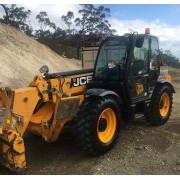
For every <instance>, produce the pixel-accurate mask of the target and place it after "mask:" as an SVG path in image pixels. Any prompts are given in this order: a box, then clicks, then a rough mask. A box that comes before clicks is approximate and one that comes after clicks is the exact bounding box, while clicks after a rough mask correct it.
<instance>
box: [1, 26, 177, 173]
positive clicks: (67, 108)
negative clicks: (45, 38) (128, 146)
mask: <svg viewBox="0 0 180 180" xmlns="http://www.w3.org/2000/svg"><path fill="white" fill-rule="evenodd" d="M160 63H161V61H160V55H159V43H158V38H157V37H155V36H152V35H150V33H149V29H147V31H146V33H145V34H137V33H133V34H125V35H124V36H116V37H109V38H107V39H106V40H105V41H103V42H102V44H101V46H100V48H99V51H98V55H97V58H96V63H95V67H94V70H93V69H88V70H79V71H70V72H61V73H49V72H48V68H47V66H43V67H42V68H41V69H40V72H41V73H44V75H43V76H36V77H35V78H34V80H33V81H32V82H31V83H30V84H29V87H26V88H21V89H15V90H13V89H11V88H9V87H1V88H0V107H1V108H0V113H1V115H0V163H1V164H2V165H4V166H5V167H7V168H9V169H11V170H13V171H21V170H23V169H24V168H25V167H26V159H25V147H24V140H23V136H24V135H25V134H26V133H32V134H36V135H39V136H41V137H42V138H43V139H44V140H45V141H47V142H53V141H56V140H57V139H58V136H59V134H60V132H61V130H62V129H63V127H64V125H66V123H68V122H72V124H73V126H74V128H73V130H74V132H73V133H74V134H75V139H76V142H77V144H78V146H79V148H80V149H81V150H83V151H84V152H85V153H88V154H91V155H97V154H101V153H105V152H107V151H108V150H110V149H111V148H112V147H113V145H114V144H115V142H116V140H117V137H118V134H119V132H120V131H121V126H120V121H121V120H122V119H123V120H125V121H130V120H131V119H133V117H134V115H135V114H137V113H143V114H144V115H145V118H146V120H147V122H148V123H149V124H151V125H162V124H165V123H166V122H167V121H168V119H169V116H170V114H171V110H172V100H173V97H172V94H173V93H175V90H174V88H173V86H172V84H171V83H170V82H169V81H168V80H165V79H162V78H159V76H160Z"/></svg>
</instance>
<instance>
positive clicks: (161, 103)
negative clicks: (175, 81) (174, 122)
mask: <svg viewBox="0 0 180 180" xmlns="http://www.w3.org/2000/svg"><path fill="white" fill-rule="evenodd" d="M172 104H173V97H172V91H171V89H170V88H169V86H168V85H162V86H158V87H157V88H156V89H155V92H154V94H153V97H152V102H151V106H150V107H149V108H148V110H147V112H146V113H145V117H146V120H147V122H148V123H150V124H151V125H163V124H165V123H166V122H167V121H168V120H169V116H170V115H171V111H172Z"/></svg>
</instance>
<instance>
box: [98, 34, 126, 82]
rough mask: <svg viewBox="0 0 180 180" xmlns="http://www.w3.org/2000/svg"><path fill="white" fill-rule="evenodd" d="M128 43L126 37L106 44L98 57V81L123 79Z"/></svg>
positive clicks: (107, 41) (110, 39) (114, 38)
mask: <svg viewBox="0 0 180 180" xmlns="http://www.w3.org/2000/svg"><path fill="white" fill-rule="evenodd" d="M128 42H129V40H128V38H126V37H124V36H122V37H121V36H120V37H113V38H109V39H108V40H106V41H105V42H104V44H103V45H102V46H101V48H100V52H99V54H98V57H97V62H96V67H95V79H96V80H106V79H111V80H120V79H121V78H122V77H123V74H124V70H125V65H126V56H127V45H128Z"/></svg>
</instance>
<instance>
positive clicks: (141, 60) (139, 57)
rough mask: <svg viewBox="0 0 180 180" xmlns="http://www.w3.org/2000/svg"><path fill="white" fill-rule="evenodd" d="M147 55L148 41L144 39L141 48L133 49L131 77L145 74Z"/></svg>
mask: <svg viewBox="0 0 180 180" xmlns="http://www.w3.org/2000/svg"><path fill="white" fill-rule="evenodd" d="M148 53H149V39H148V38H144V41H143V44H142V46H141V47H136V46H135V48H134V52H133V59H132V62H131V72H130V75H131V76H136V75H140V74H144V73H147V64H148Z"/></svg>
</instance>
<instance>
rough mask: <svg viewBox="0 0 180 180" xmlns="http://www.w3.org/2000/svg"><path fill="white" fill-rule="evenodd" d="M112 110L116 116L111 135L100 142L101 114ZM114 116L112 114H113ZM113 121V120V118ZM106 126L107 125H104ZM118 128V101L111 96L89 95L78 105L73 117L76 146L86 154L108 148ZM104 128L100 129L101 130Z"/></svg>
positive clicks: (94, 153)
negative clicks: (75, 116)
mask: <svg viewBox="0 0 180 180" xmlns="http://www.w3.org/2000/svg"><path fill="white" fill-rule="evenodd" d="M106 110H110V111H111V110H112V111H113V112H114V115H115V117H116V118H113V119H115V121H116V123H115V124H116V126H114V128H115V129H114V128H113V131H112V132H113V134H112V137H111V136H110V139H109V141H108V142H102V140H101V139H100V135H99V129H98V130H97V128H100V125H99V124H100V121H101V120H102V121H104V119H103V118H102V117H101V114H102V113H103V112H104V111H105V112H106ZM113 117H114V116H113ZM113 121H114V120H113ZM101 125H102V124H101ZM105 126H106V127H104V128H107V127H108V125H107V124H106V125H105ZM101 128H102V127H101ZM107 129H108V128H107ZM119 129H120V111H119V105H118V103H117V102H116V101H115V100H114V99H113V98H112V97H89V98H87V99H85V100H84V102H83V103H82V105H81V106H80V110H79V113H78V118H76V119H75V128H74V133H75V139H76V143H77V145H78V147H79V148H80V149H81V150H82V151H84V152H85V153H86V154H90V155H98V154H103V153H105V152H107V151H108V150H110V149H111V148H112V147H113V146H114V144H115V143H116V140H117V138H118V133H119ZM105 131H106V130H104V129H102V132H105Z"/></svg>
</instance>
